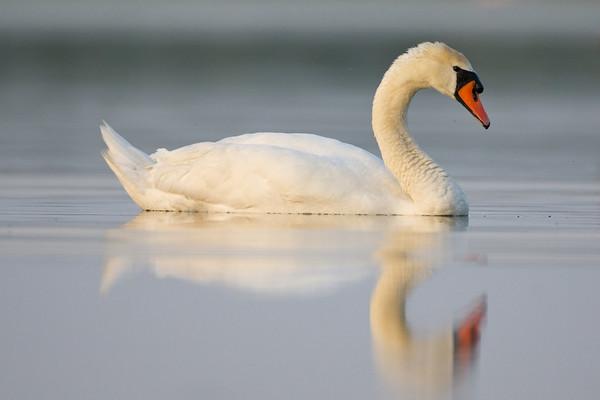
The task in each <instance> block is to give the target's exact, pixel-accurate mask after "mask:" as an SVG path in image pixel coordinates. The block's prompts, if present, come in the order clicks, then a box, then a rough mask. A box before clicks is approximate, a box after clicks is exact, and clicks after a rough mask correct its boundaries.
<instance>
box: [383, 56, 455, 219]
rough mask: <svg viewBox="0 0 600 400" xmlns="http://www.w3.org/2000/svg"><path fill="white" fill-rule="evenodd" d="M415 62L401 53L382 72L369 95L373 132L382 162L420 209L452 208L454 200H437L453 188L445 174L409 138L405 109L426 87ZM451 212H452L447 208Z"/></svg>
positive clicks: (433, 210) (427, 211)
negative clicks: (371, 96)
mask: <svg viewBox="0 0 600 400" xmlns="http://www.w3.org/2000/svg"><path fill="white" fill-rule="evenodd" d="M420 73H421V72H420V70H419V63H417V62H416V61H415V60H411V59H410V58H407V56H406V55H404V56H401V57H400V58H399V59H398V60H396V62H394V64H393V65H392V66H391V67H390V69H389V70H388V71H387V72H386V73H385V75H384V77H383V79H382V81H381V83H380V85H379V87H378V88H377V91H376V92H375V98H374V99H373V116H372V126H373V132H374V133H375V138H376V140H377V144H378V145H379V149H380V151H381V156H382V158H383V161H384V163H385V166H386V167H387V168H388V169H389V170H390V171H391V172H392V174H393V175H394V176H395V177H396V179H397V180H398V182H399V183H400V185H401V187H402V189H403V190H404V192H405V193H406V194H408V195H409V196H410V197H411V198H412V199H413V201H414V202H415V204H416V205H417V206H419V207H420V208H421V211H423V212H424V213H436V212H437V213H440V212H442V213H443V211H445V210H446V209H447V211H453V210H455V209H456V208H457V205H456V204H440V201H444V200H445V201H448V200H453V199H452V198H451V199H443V197H444V195H445V194H446V193H448V192H449V191H450V192H452V191H453V190H455V189H454V188H455V186H456V185H455V184H454V183H453V182H452V180H451V178H450V177H448V174H447V173H446V172H445V171H444V170H443V169H442V168H441V167H440V166H439V165H437V164H436V163H435V162H434V161H433V160H432V159H431V158H430V157H429V156H428V155H427V154H426V153H425V152H424V151H422V150H421V149H420V148H419V146H417V144H416V143H415V142H414V141H413V140H412V138H411V136H410V135H409V133H408V130H407V127H406V113H407V111H408V106H409V104H410V101H411V100H412V98H413V96H414V95H415V93H416V92H417V91H418V90H420V89H423V88H426V87H430V85H429V84H428V83H426V82H425V81H424V80H423V79H421V78H420V77H419V74H420ZM448 213H449V214H451V213H452V212H448Z"/></svg>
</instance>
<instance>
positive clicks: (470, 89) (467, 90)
mask: <svg viewBox="0 0 600 400" xmlns="http://www.w3.org/2000/svg"><path fill="white" fill-rule="evenodd" d="M455 97H456V100H458V101H459V102H460V103H461V104H462V105H463V106H465V108H466V109H467V110H469V112H470V113H471V114H473V115H474V116H475V118H477V119H478V120H479V121H481V123H482V124H483V127H484V128H485V129H487V128H489V127H490V119H489V118H488V115H487V113H486V112H485V108H483V103H482V102H481V100H480V99H479V95H478V94H477V91H476V82H475V81H474V80H473V81H470V82H467V83H465V84H464V85H463V86H462V87H461V88H460V89H459V90H458V91H457V92H456V96H455Z"/></svg>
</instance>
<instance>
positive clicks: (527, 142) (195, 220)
mask: <svg viewBox="0 0 600 400" xmlns="http://www.w3.org/2000/svg"><path fill="white" fill-rule="evenodd" d="M15 4H16V3H15ZM586 4H587V3H586ZM15 7H17V6H14V7H13V8H14V9H17V8H15ZM589 7H592V6H591V5H590V6H589ZM11 10H12V9H11ZM415 10H416V11H418V10H417V9H415ZM13 11H14V10H13ZM17 11H18V10H17ZM416 11H415V12H416ZM11 12H12V11H11ZM15 12H16V11H15ZM417 14H418V15H421V14H420V13H417ZM583 14H585V13H583ZM15 15H17V14H15ZM411 15H412V14H411ZM507 15H508V14H507ZM519 15H521V14H519ZM535 15H537V14H535ZM553 15H554V14H553ZM569 15H570V14H569ZM571 17H573V16H571ZM56 18H58V17H56ZM456 18H459V17H456V16H455V19H456ZM507 18H508V17H507ZM522 18H525V17H522ZM569 18H570V17H569ZM573 18H574V17H573ZM358 19H359V20H360V18H358ZM92 20H94V21H96V20H97V18H96V17H95V16H94V18H92ZM558 20H560V21H562V19H560V18H559V19H558ZM318 21H319V20H317V22H318ZM478 21H479V19H478ZM511 21H512V19H511ZM586 21H587V20H586ZM317 22H314V24H317ZM118 23H119V20H118V19H117V22H115V24H117V25H118ZM448 24H450V22H448ZM515 24H517V25H518V21H517V22H515ZM13 25H14V26H15V27H16V26H18V27H22V25H21V24H16V23H15V24H13ZM13 25H10V24H8V25H5V30H4V31H1V32H0V49H2V54H3V55H4V57H3V60H4V61H3V63H1V64H2V65H0V84H1V86H2V88H3V89H2V91H0V187H1V188H2V189H1V192H0V267H1V268H0V319H1V321H2V329H0V354H2V359H1V361H0V398H6V399H12V398H15V399H29V398H49V399H107V398H110V399H119V398H146V399H159V398H173V397H176V398H208V399H235V398H239V399H282V398H285V399H306V398H315V399H332V398H334V399H336V398H339V399H341V398H347V399H371V398H382V399H387V398H390V399H392V398H402V399H447V398H455V399H549V400H550V399H565V398H569V399H595V398H598V393H600V381H599V380H598V379H597V377H598V371H600V346H598V337H599V335H600V324H599V322H598V318H597V314H598V307H599V306H600V291H598V284H599V282H600V268H599V263H600V245H598V243H600V180H599V179H600V159H599V158H598V154H600V152H599V150H600V136H599V135H598V127H599V126H600V114H599V113H598V109H599V108H598V107H599V103H598V100H597V95H596V94H595V92H594V91H593V88H596V87H598V84H599V83H600V76H599V74H598V71H599V70H600V69H599V68H598V66H600V55H599V51H598V46H597V38H596V39H594V37H592V36H590V35H588V36H586V35H587V34H588V33H589V32H588V30H589V29H592V28H590V27H593V26H595V25H593V24H589V23H587V22H586V24H584V25H582V26H584V28H585V29H583V28H582V31H581V32H579V31H577V30H576V29H575V30H573V32H571V31H569V32H570V35H571V36H568V37H566V36H564V35H562V36H560V38H559V39H557V40H554V39H553V41H552V43H548V42H547V40H548V39H547V38H545V39H544V38H542V37H541V36H535V37H530V38H528V39H523V38H519V40H516V41H513V40H508V39H507V38H506V37H503V36H501V35H500V36H499V37H491V36H489V35H488V36H485V35H483V36H481V37H480V38H479V39H477V40H474V39H472V38H473V37H474V36H472V35H467V36H465V35H461V34H460V32H457V31H455V30H454V28H452V27H450V28H448V31H449V32H454V33H453V34H452V33H448V34H447V35H446V34H444V35H438V36H437V37H444V38H445V40H448V41H449V42H450V43H452V44H453V45H455V46H456V47H458V48H460V49H461V50H462V51H464V52H465V54H467V56H468V57H469V58H470V59H471V61H472V62H473V64H474V65H475V66H476V68H477V69H478V71H479V73H480V76H481V79H482V81H483V82H484V84H485V85H486V92H485V94H484V96H483V101H484V103H485V104H486V108H487V109H488V113H489V114H490V117H491V119H492V128H491V129H490V130H489V131H488V132H486V133H485V134H483V133H482V129H481V127H480V126H478V124H477V123H476V122H475V121H473V120H472V118H471V116H470V115H468V113H466V112H465V111H464V110H463V109H462V108H461V107H460V106H459V105H458V104H455V103H454V102H451V101H449V100H448V99H446V98H443V97H441V96H439V95H437V94H435V93H429V92H425V93H420V94H419V95H417V96H416V98H415V100H414V104H413V107H412V108H411V111H410V113H409V122H410V129H411V130H412V131H413V132H414V134H415V136H416V138H417V141H418V142H419V143H420V144H421V145H422V146H423V148H424V149H426V150H427V151H428V152H429V153H430V154H431V155H432V156H433V157H434V158H435V159H436V160H438V161H439V162H440V164H441V165H443V166H444V167H446V168H447V169H448V171H449V172H450V173H451V174H452V175H454V176H455V177H456V178H457V179H458V181H459V182H460V183H461V185H462V186H463V188H464V189H465V191H466V193H467V194H468V196H469V199H470V203H471V210H472V211H471V215H470V216H469V218H455V219H448V218H428V217H351V216H336V217H326V216H287V215H270V216H247V215H226V214H223V215H218V214H217V215H203V214H174V213H141V214H140V213H139V210H138V209H137V208H136V207H135V205H134V204H133V203H132V202H131V201H130V200H129V199H128V198H127V196H126V194H125V193H124V192H123V191H122V189H121V188H120V186H119V185H118V183H117V181H116V179H115V178H114V177H113V176H112V175H111V173H110V172H109V171H108V169H107V168H106V167H105V166H104V165H103V163H102V160H101V158H100V156H99V153H100V151H101V149H102V144H101V143H100V138H99V134H98V130H97V128H96V127H97V125H98V124H99V122H100V121H101V120H102V119H106V120H107V121H108V122H110V123H111V124H112V125H113V126H114V127H115V128H116V129H117V130H118V131H119V132H121V133H122V134H123V135H124V136H125V137H127V138H128V139H129V140H131V141H132V142H133V143H134V144H136V145H139V146H140V147H141V148H143V149H144V150H147V151H151V150H153V149H155V148H157V147H167V148H174V147H177V146H181V145H184V144H188V143H191V142H196V141H202V140H213V139H217V138H220V137H224V136H227V135H231V134H237V133H244V132H251V131H258V130H271V131H279V130H281V131H295V132H299V131H300V132H314V133H319V134H323V135H326V136H330V137H335V138H338V139H340V140H344V141H347V142H350V143H353V144H356V145H359V146H361V147H363V148H366V149H368V150H370V151H372V152H376V153H377V148H376V146H375V142H374V140H373V137H372V134H371V132H370V123H369V114H370V102H371V97H372V94H373V91H374V89H375V86H376V85H377V83H378V80H379V78H380V77H381V75H382V73H383V71H384V70H385V68H386V67H387V65H388V64H389V63H390V62H391V60H392V59H393V57H394V56H396V55H397V54H398V53H399V52H401V51H403V49H404V48H406V47H407V46H409V45H412V44H414V43H416V42H418V41H422V40H424V39H431V38H432V37H431V35H422V34H420V33H419V34H413V36H410V35H409V34H408V33H406V32H404V34H402V35H396V33H394V32H387V33H386V31H385V29H383V30H376V32H371V33H369V32H368V29H367V30H366V31H365V32H363V33H362V34H361V36H360V37H352V36H351V35H350V36H345V33H344V32H345V31H344V29H346V28H344V27H343V26H342V25H340V26H341V28H340V27H338V28H339V30H338V31H336V32H337V33H336V34H335V35H333V36H328V35H327V34H323V33H322V32H321V34H319V32H316V33H315V32H313V31H311V33H310V34H307V33H306V32H305V33H304V34H296V33H297V32H296V33H293V34H287V36H286V33H285V32H286V31H285V27H283V26H282V27H279V26H275V27H273V26H272V27H271V28H269V29H280V30H281V32H280V33H281V34H277V35H266V34H264V32H263V33H261V34H257V35H256V36H253V37H246V36H244V37H237V36H235V35H233V36H231V35H229V36H227V35H226V37H223V38H220V39H219V38H218V37H217V36H208V38H207V36H206V35H199V36H194V35H193V34H191V36H185V35H184V36H185V37H183V38H181V37H179V38H173V37H170V36H169V37H166V38H162V39H161V40H154V39H156V37H155V36H154V37H153V38H154V39H152V38H151V39H152V40H144V39H141V38H140V35H138V36H135V37H133V38H130V37H124V38H121V37H118V36H114V35H113V36H111V35H106V34H102V32H101V30H100V33H98V32H96V33H95V34H94V35H95V36H94V35H91V36H86V37H84V38H83V39H82V38H81V37H79V36H69V35H66V34H64V32H63V34H61V35H52V34H48V35H45V34H40V35H38V36H36V35H24V34H20V33H19V32H18V29H17V28H14V27H13V28H14V29H16V30H15V31H11V29H13V28H11V26H13ZM217 25H219V26H220V24H217ZM367 25H369V24H367ZM399 25H402V24H399ZM450 25H451V24H450ZM450 25H446V26H447V27H448V26H450ZM500 25H501V24H500ZM500 25H498V26H497V28H498V29H500V27H501V26H500ZM65 26H67V27H68V26H70V25H68V24H67V25H65ZM298 26H302V24H300V25H298ZM336 26H337V25H336ZM402 26H403V25H402ZM407 26H408V28H406V30H407V31H409V30H410V29H409V28H410V26H411V25H407ZM502 26H504V25H502ZM535 26H536V27H537V28H536V29H538V28H539V30H540V32H541V31H544V29H546V28H544V26H546V25H543V24H539V23H538V24H537V25H535ZM546 27H547V26H546ZM42 28H43V26H42ZM542 28H544V29H542ZM19 29H21V28H19ZM23 29H25V28H23ZM78 29H83V28H82V27H79V28H78ZM94 29H96V30H97V29H99V28H98V27H97V26H96V28H94ZM222 29H224V30H227V29H225V28H222ZM294 29H300V28H298V27H296V28H294ZM336 29H337V28H336ZM363 29H366V28H364V27H363ZM428 29H429V28H428ZM478 29H479V30H481V29H483V30H485V28H483V27H481V26H479V25H478V27H475V28H472V30H478ZM42 31H43V29H42ZM184 31H185V30H184ZM15 32H16V33H15ZM44 32H45V31H44ZM44 32H42V33H44ZM278 32H279V31H278ZM361 32H362V31H361ZM421 32H422V29H421ZM544 32H545V31H544ZM586 32H587V33H586ZM67 33H68V32H67ZM438 33H439V32H438ZM496 34H498V32H496ZM320 35H321V36H320ZM578 35H579V36H578ZM142 36H143V35H142ZM266 38H269V39H268V40H266ZM218 40H221V41H218ZM214 41H217V42H214ZM557 54H561V55H562V59H561V62H560V63H557V62H556V55H557ZM483 304H486V305H487V312H486V314H485V320H484V321H483V322H482V323H481V337H480V340H479V342H477V341H473V342H472V343H471V345H464V344H461V342H455V341H454V340H453V335H454V331H455V329H456V328H457V327H459V326H461V324H462V323H463V322H464V321H466V320H467V321H468V319H465V318H467V317H468V316H469V315H471V313H472V311H473V310H474V309H477V307H481V306H482V305H483Z"/></svg>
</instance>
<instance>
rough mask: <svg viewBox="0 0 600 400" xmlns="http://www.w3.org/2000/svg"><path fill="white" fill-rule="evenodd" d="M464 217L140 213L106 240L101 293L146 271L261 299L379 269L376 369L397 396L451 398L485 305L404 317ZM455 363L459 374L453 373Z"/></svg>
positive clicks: (373, 319)
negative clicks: (454, 315)
mask: <svg viewBox="0 0 600 400" xmlns="http://www.w3.org/2000/svg"><path fill="white" fill-rule="evenodd" d="M466 223H467V221H466V219H458V218H440V217H393V218H390V217H364V216H361V217H347V216H343V217H342V216H310V215H252V216H249V215H233V214H186V213H141V214H140V215H138V216H137V217H135V218H134V219H133V220H131V221H130V222H129V223H127V224H125V225H124V226H123V227H121V228H119V229H115V230H113V231H111V232H109V234H108V238H107V239H108V240H107V257H106V264H105V269H104V272H103V276H102V281H101V287H100V289H101V291H102V292H103V293H106V292H108V291H109V290H111V288H112V287H114V286H115V285H116V284H117V283H118V282H119V281H120V280H121V279H122V278H123V277H125V276H126V275H128V274H131V273H132V272H135V271H142V270H146V271H149V272H151V273H152V274H153V275H154V276H156V277H157V278H174V279H180V280H185V281H189V282H193V283H197V284H219V285H225V286H229V287H235V288H237V289H242V290H249V291H252V292H255V293H261V294H266V295H273V294H277V295H297V294H302V295H306V294H318V293H323V292H328V291H331V290H334V289H335V288H337V287H341V286H343V285H346V284H349V283H351V282H353V281H358V280H360V279H363V278H365V277H368V276H370V275H371V274H373V273H374V272H375V269H374V268H373V264H374V263H375V262H378V263H379V264H380V265H381V273H380V274H379V278H378V281H377V284H376V286H375V289H374V291H373V293H372V296H371V300H370V325H371V333H372V340H373V348H374V355H375V360H376V365H377V368H378V370H379V371H380V375H381V376H382V378H383V379H384V381H386V382H387V383H388V386H389V387H390V388H393V389H394V391H399V392H401V393H402V394H407V395H408V394H412V395H414V396H417V398H432V397H436V396H439V395H444V394H447V393H448V392H449V391H450V390H451V389H452V387H453V386H454V384H455V383H456V379H458V378H459V375H460V376H465V375H466V374H465V373H462V374H457V369H460V370H461V371H462V372H465V371H468V369H469V368H468V367H469V365H471V363H472V361H473V359H474V357H473V354H475V350H476V348H477V341H478V340H477V339H478V333H479V325H480V323H481V320H482V319H483V317H484V315H485V302H484V300H481V301H480V302H479V303H478V304H477V305H476V306H475V308H474V310H473V311H472V312H471V314H470V315H469V316H468V317H467V318H466V319H465V320H464V321H463V322H462V323H461V324H460V325H459V326H458V328H457V329H453V327H451V326H450V327H446V328H443V329H441V330H438V331H437V332H435V333H433V334H426V333H417V332H413V331H412V330H411V329H410V326H409V324H408V322H407V319H406V312H405V308H406V301H407V297H408V296H409V294H410V292H411V291H412V289H414V288H415V287H416V286H418V285H419V284H420V283H421V282H422V281H423V280H424V279H425V278H426V277H427V276H429V275H430V274H431V272H432V270H433V268H434V266H435V265H436V264H437V263H438V262H439V261H440V260H443V259H444V257H445V256H446V255H447V252H448V246H447V243H446V242H447V241H448V240H449V237H448V236H447V235H445V232H447V231H449V230H456V229H461V228H464V226H465V225H466ZM457 367H460V368H457Z"/></svg>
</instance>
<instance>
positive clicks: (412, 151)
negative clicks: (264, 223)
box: [101, 42, 490, 215]
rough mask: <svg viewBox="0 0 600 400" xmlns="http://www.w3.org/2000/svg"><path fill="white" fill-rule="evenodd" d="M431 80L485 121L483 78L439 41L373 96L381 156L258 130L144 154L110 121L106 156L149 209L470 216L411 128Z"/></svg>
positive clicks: (418, 52)
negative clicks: (412, 107) (412, 110)
mask: <svg viewBox="0 0 600 400" xmlns="http://www.w3.org/2000/svg"><path fill="white" fill-rule="evenodd" d="M429 87H431V88H434V89H436V90H437V91H439V92H440V93H442V94H445V95H447V96H450V97H453V98H456V99H457V100H458V101H459V102H460V103H461V104H463V105H464V106H465V107H466V108H467V109H468V110H469V111H470V112H471V113H472V114H473V115H474V116H475V117H476V118H477V119H479V120H480V121H481V123H482V124H483V126H484V127H485V128H488V127H489V124H490V123H489V119H488V117H487V115H486V112H485V110H484V108H483V105H482V104H481V102H480V101H479V96H478V94H479V93H481V92H482V91H483V86H482V85H481V82H480V81H479V78H478V77H477V75H476V74H475V73H474V72H473V68H472V67H471V64H470V63H469V61H468V60H467V59H466V58H465V57H464V56H463V55H462V54H461V53H459V52H457V51H456V50H454V49H452V48H450V47H448V46H447V45H445V44H443V43H439V42H436V43H429V42H428V43H422V44H420V45H418V46H417V47H414V48H412V49H410V50H408V51H407V52H406V53H405V54H402V55H401V56H400V57H398V58H397V59H396V60H395V61H394V63H393V64H392V66H391V67H390V68H389V69H388V71H387V72H386V73H385V75H384V77H383V80H382V81H381V84H380V85H379V87H378V89H377V91H376V93H375V98H374V100H373V117H372V118H373V120H372V123H373V131H374V133H375V137H376V139H377V143H378V145H379V148H380V150H381V154H382V157H383V161H382V160H381V159H379V158H378V157H376V156H374V155H372V154H371V153H369V152H367V151H365V150H362V149H360V148H358V147H355V146H352V145H349V144H346V143H342V142H339V141H337V140H334V139H329V138H325V137H321V136H316V135H310V134H284V133H254V134H247V135H241V136H236V137H230V138H226V139H223V140H220V141H218V142H215V143H212V142H204V143H197V144H193V145H189V146H185V147H181V148H179V149H176V150H173V151H168V150H165V149H159V150H158V151H157V152H156V153H154V154H152V155H150V156H148V155H147V154H145V153H143V152H142V151H140V150H138V149H136V148H135V147H133V146H132V145H131V144H129V143H128V142H127V141H126V140H125V139H123V138H122V137H121V136H119V135H118V134H117V133H116V132H115V131H114V130H112V129H111V128H110V127H109V126H108V125H107V124H106V123H105V124H104V126H102V127H101V132H102V137H103V139H104V141H105V142H106V145H107V146H108V149H107V150H106V151H105V152H104V153H103V157H104V159H105V160H106V162H107V163H108V165H109V166H110V168H111V169H112V170H113V172H114V173H115V174H116V175H117V177H118V178H119V180H120V181H121V183H122V185H123V187H124V188H125V190H126V191H127V193H128V194H129V195H130V196H131V198H132V199H133V200H134V201H135V202H136V203H137V204H138V205H139V206H140V207H141V208H142V209H145V210H170V211H204V212H254V213H269V212H271V213H316V214H319V213H323V214H401V215H466V214H468V204H467V200H466V198H465V196H464V194H463V192H462V190H461V189H460V187H459V186H458V185H457V184H456V183H455V182H454V181H453V180H452V178H451V177H450V176H448V174H447V173H446V172H445V171H444V170H443V169H442V168H441V167H440V166H438V165H437V164H435V163H434V162H433V161H432V160H431V158H429V157H428V156H427V154H425V153H424V152H423V151H422V150H421V149H420V148H419V147H418V146H417V145H416V144H415V143H414V142H413V140H412V139H411V137H410V136H409V134H408V132H407V129H406V123H405V117H406V111H407V108H408V105H409V103H410V101H411V99H412V97H413V96H414V94H415V93H416V92H417V91H418V90H420V89H423V88H429Z"/></svg>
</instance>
